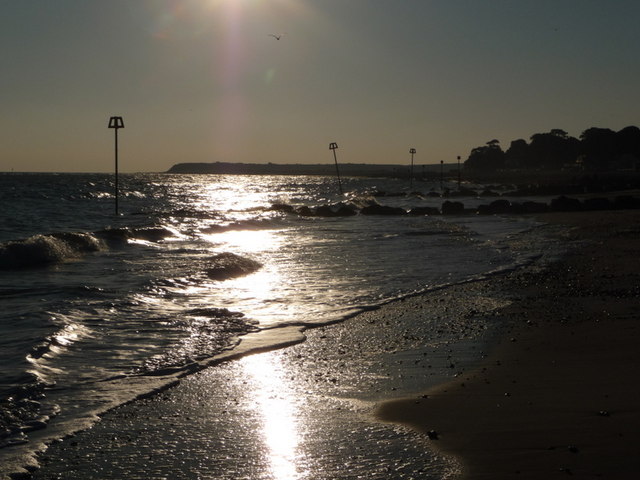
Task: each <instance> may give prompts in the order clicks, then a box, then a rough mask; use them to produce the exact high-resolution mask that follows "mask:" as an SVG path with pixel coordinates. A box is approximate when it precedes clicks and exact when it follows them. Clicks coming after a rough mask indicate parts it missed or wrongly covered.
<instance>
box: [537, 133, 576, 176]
mask: <svg viewBox="0 0 640 480" xmlns="http://www.w3.org/2000/svg"><path fill="white" fill-rule="evenodd" d="M579 145H580V142H579V141H578V140H577V139H576V138H573V137H570V136H569V135H568V134H567V132H565V131H564V130H560V129H559V128H554V129H553V130H551V131H550V132H549V133H536V134H534V135H532V136H531V143H530V144H529V150H530V152H531V153H530V155H531V157H532V158H533V159H534V161H535V162H536V165H535V167H534V168H544V169H560V168H562V167H563V166H564V165H566V164H570V163H575V161H576V158H577V157H578V151H579V150H578V148H579Z"/></svg>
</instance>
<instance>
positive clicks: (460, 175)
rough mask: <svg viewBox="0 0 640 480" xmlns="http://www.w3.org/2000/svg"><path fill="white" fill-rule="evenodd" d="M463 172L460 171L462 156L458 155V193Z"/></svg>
mask: <svg viewBox="0 0 640 480" xmlns="http://www.w3.org/2000/svg"><path fill="white" fill-rule="evenodd" d="M461 172H462V171H461V170H460V155H458V191H460V183H461V181H462V173H461Z"/></svg>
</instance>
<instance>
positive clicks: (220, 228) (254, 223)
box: [200, 219, 276, 234]
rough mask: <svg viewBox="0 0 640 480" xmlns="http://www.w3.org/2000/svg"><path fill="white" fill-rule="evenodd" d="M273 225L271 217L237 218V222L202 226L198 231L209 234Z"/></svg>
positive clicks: (256, 228) (267, 227)
mask: <svg viewBox="0 0 640 480" xmlns="http://www.w3.org/2000/svg"><path fill="white" fill-rule="evenodd" d="M275 226H276V223H275V222H274V221H273V220H272V219H250V220H239V221H237V222H232V223H227V224H220V225H218V224H216V225H209V226H207V227H204V228H202V229H201V230H200V231H201V232H202V233H206V234H211V233H224V232H230V231H234V230H264V229H269V228H274V227H275Z"/></svg>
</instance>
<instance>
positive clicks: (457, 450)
mask: <svg viewBox="0 0 640 480" xmlns="http://www.w3.org/2000/svg"><path fill="white" fill-rule="evenodd" d="M541 220H542V221H545V222H550V223H555V224H563V225H567V226H568V227H570V228H569V230H568V231H567V233H566V235H567V238H568V239H571V240H579V241H584V243H583V245H582V246H581V247H580V248H579V249H578V250H577V251H575V252H573V253H572V254H571V255H569V256H568V257H567V258H566V259H564V260H563V261H562V262H561V263H559V264H556V265H554V266H553V267H552V268H551V269H550V270H548V271H544V272H541V273H535V272H530V271H524V272H519V273H517V274H514V275H511V276H510V277H509V278H507V279H506V282H503V283H504V288H507V289H509V290H511V292H510V293H511V294H513V295H515V296H516V298H517V300H516V301H514V303H513V304H511V305H510V306H509V307H507V308H505V309H503V310H502V311H501V312H500V313H501V314H502V315H503V316H504V317H505V318H508V319H510V320H511V321H512V325H513V327H512V331H510V332H509V333H508V334H507V335H505V336H504V337H503V338H502V340H501V341H500V343H499V345H498V346H497V347H496V348H495V349H494V350H493V351H492V353H491V355H490V356H489V358H488V359H487V360H486V361H485V362H483V364H482V365H481V366H480V367H478V368H476V369H474V370H473V371H470V372H466V373H465V375H462V376H460V377H459V378H456V380H455V381H453V382H450V383H448V384H445V385H442V386H439V387H437V388H435V389H432V390H430V391H428V392H426V393H425V394H424V395H420V396H419V398H415V397H414V398H411V399H405V400H402V401H394V402H389V403H386V404H383V405H382V406H381V407H380V409H379V411H378V415H379V416H380V417H381V418H384V419H386V420H388V421H395V422H401V423H406V424H408V425H410V426H412V427H413V428H416V429H418V430H419V431H421V432H423V433H425V434H428V435H429V436H430V437H431V438H432V440H431V445H432V446H433V447H434V448H437V449H438V450H440V451H442V452H446V453H447V454H450V455H453V456H454V457H455V458H457V459H458V460H459V461H460V462H461V464H462V465H463V472H464V474H463V475H462V477H463V478H465V479H498V478H530V479H541V478H563V477H566V476H568V475H571V478H609V479H611V478H615V479H631V478H637V475H638V470H639V469H640V458H639V457H638V452H639V451H640V441H639V440H638V435H637V432H638V430H639V429H640V388H639V387H638V384H637V381H636V379H637V376H638V375H637V372H638V369H639V368H640V359H639V358H638V355H637V353H636V352H637V348H638V342H639V341H640V326H639V325H638V310H637V308H638V297H639V295H640V281H639V280H640V277H639V274H638V259H639V258H640V257H639V248H640V243H639V242H638V237H639V235H640V230H639V229H638V224H639V223H638V221H639V220H640V215H639V214H638V213H637V212H635V211H634V212H601V213H593V212H590V213H579V214H551V215H545V216H543V217H542V218H541ZM507 282H508V283H507ZM429 432H430V433H429Z"/></svg>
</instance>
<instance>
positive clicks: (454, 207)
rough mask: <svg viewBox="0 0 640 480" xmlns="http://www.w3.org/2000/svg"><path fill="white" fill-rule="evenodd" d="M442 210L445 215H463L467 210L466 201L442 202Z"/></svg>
mask: <svg viewBox="0 0 640 480" xmlns="http://www.w3.org/2000/svg"><path fill="white" fill-rule="evenodd" d="M441 211H442V214H443V215H462V214H463V213H464V212H465V210H464V203H462V202H451V201H449V200H447V201H446V202H444V203H443V204H442V208H441Z"/></svg>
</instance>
